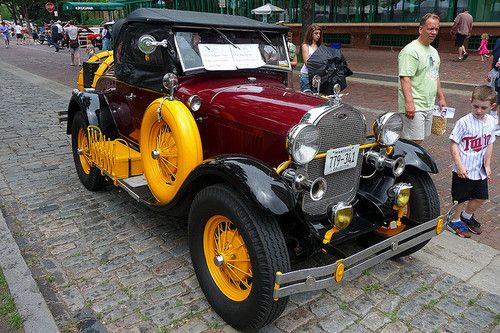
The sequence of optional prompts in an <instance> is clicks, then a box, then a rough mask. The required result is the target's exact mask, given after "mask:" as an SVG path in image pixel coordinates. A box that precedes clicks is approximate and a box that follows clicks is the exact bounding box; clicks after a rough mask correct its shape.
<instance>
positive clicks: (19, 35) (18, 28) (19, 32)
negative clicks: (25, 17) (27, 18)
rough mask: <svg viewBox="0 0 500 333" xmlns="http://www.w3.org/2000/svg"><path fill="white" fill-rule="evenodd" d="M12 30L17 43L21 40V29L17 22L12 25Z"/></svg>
mask: <svg viewBox="0 0 500 333" xmlns="http://www.w3.org/2000/svg"><path fill="white" fill-rule="evenodd" d="M14 32H15V34H16V45H19V44H21V43H22V42H23V30H22V27H21V26H20V25H19V24H16V25H15V26H14Z"/></svg>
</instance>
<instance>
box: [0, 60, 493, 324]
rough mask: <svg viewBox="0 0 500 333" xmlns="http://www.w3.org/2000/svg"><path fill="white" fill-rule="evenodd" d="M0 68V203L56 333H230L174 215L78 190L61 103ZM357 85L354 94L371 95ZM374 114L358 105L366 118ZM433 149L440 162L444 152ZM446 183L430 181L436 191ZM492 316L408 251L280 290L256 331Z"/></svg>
mask: <svg viewBox="0 0 500 333" xmlns="http://www.w3.org/2000/svg"><path fill="white" fill-rule="evenodd" d="M0 76H1V77H2V79H3V81H4V82H6V83H7V84H3V85H2V86H0V110H2V111H0V142H2V145H1V146H0V193H2V196H1V197H0V208H1V209H2V211H3V212H4V216H5V218H6V220H7V223H8V225H9V228H10V229H11V232H12V233H13V235H14V237H15V239H16V242H17V243H18V245H19V247H20V248H21V251H22V254H23V256H24V258H25V260H26V261H27V263H28V265H29V267H30V269H31V270H32V272H33V275H34V277H35V279H36V280H37V282H38V284H39V287H40V289H41V290H42V292H43V294H44V297H45V299H46V300H47V303H48V305H49V308H50V309H51V311H52V313H53V314H54V316H55V317H56V320H57V323H58V325H59V327H60V329H61V331H74V330H75V329H76V328H81V326H82V325H83V324H82V323H80V322H78V321H77V319H78V318H83V317H91V318H94V319H96V318H97V319H98V321H100V322H102V324H103V325H104V326H105V328H106V329H107V330H108V331H110V332H156V331H159V330H160V329H162V328H172V331H178V332H186V331H195V332H199V331H223V332H232V331H233V330H232V329H231V328H230V327H228V326H227V325H225V323H224V322H223V321H221V319H220V318H218V316H217V315H216V314H215V313H214V312H213V311H212V310H211V309H210V307H209V305H208V303H207V302H206V300H205V299H204V297H203V294H202V293H201V291H200V289H199V286H198V283H197V281H196V278H195V277H194V272H193V270H192V267H191V265H190V260H189V256H188V247H187V239H186V235H187V232H186V223H185V221H182V220H171V219H169V218H168V217H167V216H165V215H160V214H158V213H155V212H152V211H150V210H147V209H146V208H144V207H142V206H141V205H139V204H137V203H136V202H135V201H134V200H133V199H132V198H130V197H129V196H128V195H127V194H125V193H123V192H120V191H119V190H117V189H114V188H110V189H107V190H106V191H101V192H95V193H91V192H88V191H86V190H85V189H84V188H83V186H82V185H81V184H80V183H79V181H78V178H77V176H76V172H75V171H74V166H73V161H72V156H71V148H70V140H69V138H68V137H67V136H66V135H65V128H64V126H61V125H57V123H56V121H55V119H54V110H60V109H64V108H65V107H66V104H67V100H64V99H61V98H60V97H58V96H57V95H55V94H54V93H52V92H51V91H48V90H45V89H44V88H43V87H39V86H36V85H34V84H32V83H30V82H28V81H26V80H22V79H20V78H19V77H16V76H14V75H13V74H11V73H9V72H6V71H4V70H3V69H1V68H0ZM351 88H354V87H353V86H351ZM362 88H363V89H364V93H363V95H362V96H361V99H360V100H368V101H370V100H371V101H376V99H377V96H380V95H381V92H380V89H379V91H378V92H376V91H373V92H372V93H371V94H368V90H370V89H371V88H368V87H367V86H366V85H365V86H363V87H362ZM26 92H29V98H28V96H27V95H28V94H27V93H26ZM383 95H388V92H386V93H383ZM350 96H351V98H355V97H356V95H355V92H354V91H353V92H352V93H351V95H350ZM358 97H359V96H358ZM462 97H463V96H460V98H457V101H458V100H459V99H461V98H462ZM389 102H390V99H389V100H388V102H387V103H389ZM381 108H383V105H381ZM375 114H376V113H375V112H367V113H366V115H367V120H368V121H371V119H373V117H374V116H375ZM438 139H439V140H445V139H444V138H438ZM440 147H441V148H442V149H445V145H444V144H443V145H441V146H440ZM431 149H432V148H431ZM445 150H446V149H445ZM496 152H497V151H496ZM438 155H440V156H441V157H443V160H442V161H441V162H440V163H446V156H447V155H446V154H445V153H444V151H443V152H438ZM497 156H498V155H497ZM442 174H444V172H443V173H442ZM496 174H497V175H498V172H496ZM446 178H448V177H447V176H446V175H444V176H443V179H438V181H442V182H445V181H446ZM497 188H498V187H497ZM447 189H448V187H447V186H446V184H444V185H442V187H440V186H438V190H439V191H440V193H442V195H445V192H446V191H447ZM442 201H445V200H442ZM457 241H459V239H458V238H457ZM89 309H91V310H92V311H91V312H90V313H89V312H88V311H89ZM498 313H500V297H499V296H498V295H492V294H489V293H487V292H484V291H482V290H480V289H477V288H475V287H473V286H471V285H470V284H468V283H466V282H463V281H461V280H459V279H457V278H455V277H453V276H451V275H449V274H446V273H443V272H442V271H441V270H438V269H436V268H432V267H430V266H428V265H426V264H425V263H424V262H422V261H419V260H415V259H412V258H411V257H408V258H404V259H398V260H394V261H389V262H386V263H383V264H381V265H378V266H377V267H375V268H373V269H371V270H370V271H369V272H367V273H365V274H364V275H362V276H361V277H359V278H358V279H356V280H355V281H353V282H350V283H346V284H344V285H343V286H342V288H340V289H333V288H332V289H328V290H325V291H321V292H313V293H306V294H301V295H295V296H292V297H291V302H290V303H289V306H288V307H287V309H286V312H285V313H284V314H283V315H282V317H281V318H280V319H278V320H277V321H276V322H275V323H274V324H272V325H270V326H269V327H267V328H265V329H264V330H263V331H264V332H275V331H285V332H325V331H326V332H434V331H439V330H447V331H450V332H479V331H484V332H490V331H498V330H500V327H499V326H498V325H499V320H500V318H499V317H498ZM88 322H89V321H86V323H88ZM495 325H496V326H495Z"/></svg>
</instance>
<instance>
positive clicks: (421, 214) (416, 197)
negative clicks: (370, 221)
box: [369, 169, 440, 257]
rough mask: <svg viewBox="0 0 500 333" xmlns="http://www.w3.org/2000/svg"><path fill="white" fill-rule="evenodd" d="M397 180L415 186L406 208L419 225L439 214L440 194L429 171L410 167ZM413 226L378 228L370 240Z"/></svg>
mask: <svg viewBox="0 0 500 333" xmlns="http://www.w3.org/2000/svg"><path fill="white" fill-rule="evenodd" d="M397 181H398V182H404V183H410V184H411V185H412V186H413V188H412V189H411V195H410V201H409V202H408V206H407V208H406V214H405V215H406V216H408V217H409V218H410V219H412V220H413V221H415V222H416V224H417V225H418V224H421V223H423V222H427V221H429V220H432V219H434V218H436V217H438V216H439V213H440V204H439V195H438V192H437V190H436V186H434V182H433V181H432V179H431V177H430V176H429V174H428V173H427V172H423V171H420V170H415V169H408V170H406V172H405V173H404V174H403V175H401V177H399V178H398V179H397ZM411 227H412V225H404V224H402V226H401V227H400V228H397V229H386V228H379V229H376V230H375V231H374V232H373V234H371V235H370V236H369V237H370V242H371V243H372V244H374V243H378V242H380V241H382V240H385V239H387V238H388V237H392V236H394V235H397V234H399V233H401V232H402V231H404V230H407V229H409V228H411ZM428 242H429V240H427V241H425V242H422V243H420V244H418V245H415V246H414V247H411V248H409V249H408V250H406V251H403V252H401V253H399V254H398V255H396V256H395V257H404V256H408V255H410V254H413V253H415V252H417V251H419V250H420V249H421V248H423V247H424V246H425V245H426V244H427V243H428Z"/></svg>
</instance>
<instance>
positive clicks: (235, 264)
mask: <svg viewBox="0 0 500 333" xmlns="http://www.w3.org/2000/svg"><path fill="white" fill-rule="evenodd" d="M203 251H204V253H205V259H206V261H207V266H208V270H209V271H210V274H211V276H212V278H213V280H214V281H215V284H216V285H217V287H218V288H219V290H220V291H221V292H222V293H223V294H224V295H226V297H227V298H229V299H231V300H233V301H236V302H241V301H243V300H245V299H246V298H247V297H248V295H249V294H250V291H251V290H252V264H251V262H250V255H249V254H248V250H247V247H246V245H245V241H244V240H243V237H242V235H241V234H240V232H239V231H238V229H236V227H235V225H234V224H233V223H232V222H231V221H230V220H229V219H228V218H226V217H224V216H222V215H215V216H213V217H211V218H210V219H209V220H208V222H207V224H206V226H205V231H204V233H203Z"/></svg>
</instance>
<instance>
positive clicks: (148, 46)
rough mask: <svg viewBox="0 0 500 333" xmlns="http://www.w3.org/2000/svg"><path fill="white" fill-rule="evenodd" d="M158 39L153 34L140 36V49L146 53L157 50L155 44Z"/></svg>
mask: <svg viewBox="0 0 500 333" xmlns="http://www.w3.org/2000/svg"><path fill="white" fill-rule="evenodd" d="M155 42H156V39H155V38H154V37H153V36H151V35H143V36H141V37H140V38H139V45H138V47H139V50H140V51H141V52H142V53H144V54H151V53H153V52H154V51H155V50H156V45H155V44H154V43H155Z"/></svg>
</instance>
